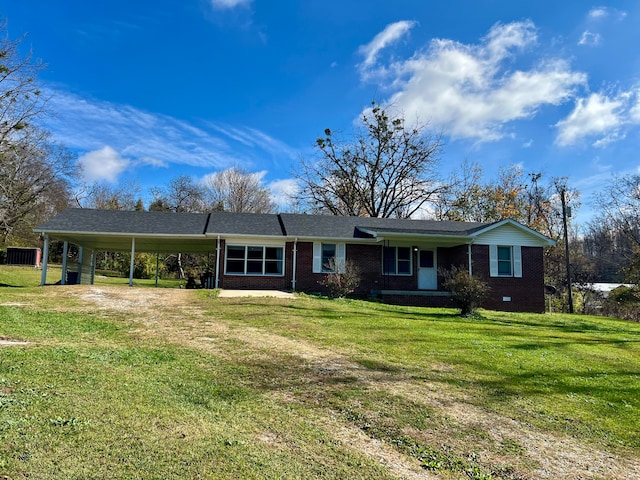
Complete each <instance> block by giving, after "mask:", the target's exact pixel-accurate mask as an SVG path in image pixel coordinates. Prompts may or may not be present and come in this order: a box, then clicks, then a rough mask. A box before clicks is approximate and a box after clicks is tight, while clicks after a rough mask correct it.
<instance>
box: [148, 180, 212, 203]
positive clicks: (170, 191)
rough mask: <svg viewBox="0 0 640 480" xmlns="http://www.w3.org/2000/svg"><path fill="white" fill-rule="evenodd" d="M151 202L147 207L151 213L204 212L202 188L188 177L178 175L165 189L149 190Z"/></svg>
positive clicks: (203, 192)
mask: <svg viewBox="0 0 640 480" xmlns="http://www.w3.org/2000/svg"><path fill="white" fill-rule="evenodd" d="M151 193H152V195H153V202H152V203H151V205H150V206H149V210H152V211H154V210H155V211H163V210H164V211H170V212H204V211H205V210H206V204H205V201H204V195H205V191H204V187H203V186H202V185H201V184H200V183H198V182H196V181H195V180H194V179H192V178H191V177H189V176H188V175H180V176H179V177H176V178H173V179H172V180H170V181H169V183H168V184H167V186H166V187H164V188H162V187H156V188H153V189H152V190H151Z"/></svg>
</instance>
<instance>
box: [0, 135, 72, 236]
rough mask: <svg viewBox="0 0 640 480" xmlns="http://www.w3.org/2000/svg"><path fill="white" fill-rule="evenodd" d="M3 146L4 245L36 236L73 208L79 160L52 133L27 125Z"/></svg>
mask: <svg viewBox="0 0 640 480" xmlns="http://www.w3.org/2000/svg"><path fill="white" fill-rule="evenodd" d="M12 137H13V138H12V139H11V142H9V141H6V142H4V143H2V144H0V235H1V236H2V240H3V242H4V243H7V242H8V241H10V240H13V241H15V239H20V238H21V239H22V240H23V241H25V240H26V239H28V238H30V237H33V232H32V231H31V230H32V228H33V227H35V225H37V224H38V223H40V222H42V221H44V220H46V219H47V218H50V217H51V216H53V215H55V214H56V213H57V212H59V211H61V210H63V209H64V208H67V207H68V206H69V202H70V198H71V181H72V179H73V178H74V177H75V175H76V173H77V167H76V164H75V157H74V155H72V154H71V153H70V152H69V151H68V150H67V149H65V148H64V147H62V146H60V145H57V144H55V143H53V142H51V140H50V138H49V134H48V132H45V131H43V130H40V129H38V128H37V127H34V126H25V127H24V128H22V129H21V130H20V135H19V136H18V135H13V136H12Z"/></svg>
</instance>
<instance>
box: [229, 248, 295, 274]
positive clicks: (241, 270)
mask: <svg viewBox="0 0 640 480" xmlns="http://www.w3.org/2000/svg"><path fill="white" fill-rule="evenodd" d="M283 263H284V248H283V247H265V246H262V245H246V246H245V245H227V256H226V269H225V273H227V274H228V275H282V274H283V271H284V269H283Z"/></svg>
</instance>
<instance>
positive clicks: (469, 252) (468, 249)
mask: <svg viewBox="0 0 640 480" xmlns="http://www.w3.org/2000/svg"><path fill="white" fill-rule="evenodd" d="M472 243H473V242H469V243H467V257H468V258H469V275H473V268H472V267H471V244H472Z"/></svg>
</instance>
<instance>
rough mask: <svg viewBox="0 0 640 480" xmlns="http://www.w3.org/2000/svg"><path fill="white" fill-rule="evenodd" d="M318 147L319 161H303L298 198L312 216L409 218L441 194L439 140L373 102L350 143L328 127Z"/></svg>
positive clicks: (299, 173) (317, 143)
mask: <svg viewBox="0 0 640 480" xmlns="http://www.w3.org/2000/svg"><path fill="white" fill-rule="evenodd" d="M316 147H317V149H318V151H319V159H318V160H317V161H303V162H302V164H301V170H300V171H299V172H298V173H297V174H296V177H297V179H298V181H299V182H300V185H301V189H300V193H299V199H300V200H301V201H303V202H305V203H307V204H309V205H310V207H311V209H312V210H313V211H318V212H329V213H331V214H333V215H355V216H368V217H384V218H387V217H404V218H407V217H411V216H412V215H414V214H415V213H416V212H418V211H419V210H420V209H421V208H422V207H424V206H425V204H426V203H427V202H429V201H431V200H432V199H433V198H435V195H436V194H437V193H438V192H440V191H441V190H442V184H441V183H440V182H438V179H437V172H436V166H437V163H438V155H439V153H440V150H441V148H442V143H441V139H440V137H439V136H431V135H427V134H426V132H425V130H424V128H421V127H417V126H408V125H407V124H406V123H405V120H404V118H402V117H401V116H393V115H391V114H390V113H389V112H388V111H387V110H386V109H384V108H382V107H381V106H380V105H378V104H376V103H375V102H374V103H373V106H372V108H371V109H370V110H369V111H367V112H365V113H364V114H363V115H362V126H361V128H360V129H359V130H358V131H357V132H356V134H355V135H354V138H353V139H352V140H351V141H344V140H341V139H338V138H337V137H336V135H335V134H334V132H332V131H331V130H330V129H328V128H327V129H326V130H325V131H324V136H323V137H320V138H318V139H317V140H316Z"/></svg>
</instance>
